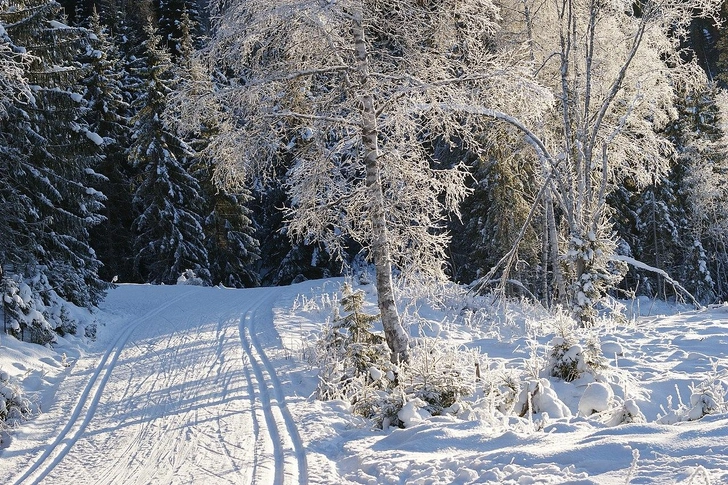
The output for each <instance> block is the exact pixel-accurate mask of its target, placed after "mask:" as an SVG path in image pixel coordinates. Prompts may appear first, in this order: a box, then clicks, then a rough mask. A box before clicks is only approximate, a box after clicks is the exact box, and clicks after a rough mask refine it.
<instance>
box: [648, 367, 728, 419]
mask: <svg viewBox="0 0 728 485" xmlns="http://www.w3.org/2000/svg"><path fill="white" fill-rule="evenodd" d="M724 379H725V376H723V377H722V378H721V376H719V375H718V374H717V373H716V372H715V371H714V373H713V375H711V376H710V377H709V378H707V379H705V380H704V381H702V382H700V383H699V384H697V385H695V384H690V386H689V389H690V400H689V402H688V403H684V402H683V401H682V399H681V397H680V393H679V391H678V393H677V398H678V405H677V407H673V403H672V396H668V399H667V410H666V409H665V408H664V407H663V408H662V411H663V413H664V414H663V415H661V416H658V418H657V422H658V423H661V424H674V423H678V422H681V421H696V420H698V419H700V418H702V417H703V416H706V415H708V414H716V413H724V412H728V401H726V398H727V397H728V388H727V387H726V384H725V383H724ZM676 389H677V387H676Z"/></svg>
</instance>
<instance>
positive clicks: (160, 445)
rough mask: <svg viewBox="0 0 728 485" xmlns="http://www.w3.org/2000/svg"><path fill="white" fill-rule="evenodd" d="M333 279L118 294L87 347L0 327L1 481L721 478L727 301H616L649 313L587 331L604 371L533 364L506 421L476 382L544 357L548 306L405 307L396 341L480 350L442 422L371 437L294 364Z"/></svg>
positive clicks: (421, 418) (307, 347)
mask: <svg viewBox="0 0 728 485" xmlns="http://www.w3.org/2000/svg"><path fill="white" fill-rule="evenodd" d="M342 282H343V280H341V279H334V280H323V281H309V282H304V283H300V284H297V285H293V286H290V287H278V288H254V289H243V290H232V289H224V288H204V287H200V286H194V285H189V284H185V285H177V286H150V285H121V286H119V287H118V288H116V289H113V290H111V291H110V292H109V295H108V297H107V299H106V301H105V302H103V304H102V307H101V310H100V311H99V312H98V313H96V314H95V315H93V316H89V317H88V318H95V319H96V320H97V321H98V322H99V328H98V338H97V340H96V341H95V342H84V341H83V340H81V339H79V338H77V337H67V338H63V337H59V338H58V342H57V344H55V345H54V347H53V348H52V349H51V348H45V347H41V346H37V345H30V344H23V343H20V342H18V341H16V340H15V339H13V338H12V337H9V336H6V335H0V379H5V380H9V381H12V382H15V383H17V384H19V385H20V386H21V388H22V389H23V392H24V393H25V394H26V395H27V396H29V398H30V399H31V400H32V401H33V402H34V403H35V405H36V408H37V410H39V412H37V413H36V414H35V415H34V416H33V417H32V418H31V419H30V420H27V421H23V422H21V423H20V424H19V426H18V427H17V428H15V429H8V430H4V431H2V433H1V434H0V436H1V437H2V445H0V465H1V466H0V483H3V484H5V483H8V484H21V483H22V484H25V483H46V484H55V483H73V484H86V483H104V484H110V483H118V484H127V483H204V484H208V485H213V484H218V483H235V484H250V483H256V484H284V483H285V484H293V483H310V484H314V483H321V484H337V485H338V484H348V483H355V484H363V483H366V484H387V483H392V484H394V483H396V484H425V483H428V484H439V483H443V484H450V483H456V484H458V483H462V484H467V483H493V484H496V483H498V484H500V483H503V484H525V483H551V484H565V483H572V484H600V485H602V484H625V483H628V481H629V483H635V484H637V483H640V484H644V483H655V484H671V483H696V484H697V483H700V484H705V483H708V484H720V483H727V482H728V415H726V410H727V408H726V404H725V401H726V386H727V384H728V356H727V352H728V306H715V307H711V308H709V309H704V310H698V311H694V310H689V311H685V312H684V313H677V312H676V307H669V306H667V305H665V304H661V303H660V302H654V301H649V300H635V301H632V302H628V303H629V305H628V306H629V307H630V308H631V309H632V310H634V311H636V312H639V313H642V314H647V313H649V315H646V316H642V317H640V318H638V319H636V320H629V321H627V322H626V323H622V324H617V323H614V322H605V323H604V325H603V326H602V329H601V330H599V329H596V330H593V331H591V333H592V336H593V337H594V338H597V339H599V340H601V342H602V349H603V350H604V354H605V357H606V359H607V361H608V368H607V369H606V370H605V371H604V372H603V375H602V376H600V377H599V379H601V380H597V381H595V380H594V379H577V380H575V381H573V382H564V381H561V380H559V379H556V378H553V377H548V376H543V375H532V377H531V380H530V381H528V383H527V385H528V386H529V387H528V389H529V390H531V391H532V393H531V398H530V399H531V400H532V401H536V400H540V402H539V403H538V404H539V406H542V407H543V408H544V409H543V410H542V411H541V412H538V413H536V414H527V415H525V416H523V417H518V416H517V415H510V416H506V415H503V414H499V413H498V412H496V411H495V410H494V409H493V406H492V402H489V401H488V399H485V395H486V394H485V389H484V387H483V386H484V385H485V384H486V383H487V382H488V379H489V378H491V377H492V376H493V375H495V374H494V372H495V371H496V370H498V369H501V370H511V371H516V370H519V371H524V372H525V370H526V369H528V368H529V366H530V365H533V363H534V362H536V361H538V358H540V357H543V352H545V349H546V348H547V346H548V344H549V343H550V342H552V341H553V339H554V337H555V336H557V335H558V329H557V328H556V327H555V326H553V325H552V322H550V321H549V320H548V317H547V316H545V315H543V314H542V313H539V312H538V311H537V310H535V309H529V308H528V307H527V306H525V305H523V306H522V305H513V306H511V307H510V308H507V309H503V308H501V309H498V308H496V307H492V308H486V307H479V308H474V307H473V306H472V305H470V306H468V310H467V311H465V310H464V309H463V308H462V307H460V308H457V306H456V305H454V304H452V305H450V306H447V305H445V306H443V307H441V308H447V310H435V309H432V308H430V307H429V306H427V305H420V306H419V307H418V315H419V317H418V318H419V325H414V326H413V327H412V328H411V330H412V333H413V335H414V336H417V338H418V339H420V338H426V337H428V336H434V333H435V332H436V333H437V335H438V339H439V340H438V341H437V342H441V344H442V345H453V346H460V347H461V348H464V349H475V350H477V355H479V361H480V363H481V368H482V379H480V380H478V381H477V382H475V383H474V386H475V394H474V395H473V396H469V397H467V398H465V399H463V400H462V402H461V403H460V404H459V405H458V406H454V407H453V408H452V409H450V410H447V412H446V413H445V414H444V415H441V416H430V414H429V413H428V412H426V411H425V410H424V409H422V408H423V406H422V402H418V401H417V400H416V399H414V400H410V401H409V402H407V403H406V405H405V407H404V408H403V409H402V410H401V411H400V413H401V418H402V421H403V422H405V423H406V426H405V427H404V428H397V427H389V428H387V429H384V430H382V429H379V428H377V427H375V426H374V425H373V423H371V422H369V421H367V420H365V419H364V418H362V417H359V416H356V415H354V414H352V413H351V407H350V405H349V404H348V403H346V402H344V401H340V400H334V401H317V400H315V399H314V398H313V397H312V395H313V394H314V391H315V388H316V385H317V382H318V378H317V374H316V369H315V366H314V365H313V364H312V362H311V361H310V357H311V356H312V355H313V348H314V346H315V340H316V336H317V335H318V334H319V332H320V331H321V329H322V327H323V326H324V325H325V324H326V323H327V321H330V319H331V318H332V315H333V311H334V307H337V306H338V298H339V296H340V293H339V290H340V286H341V284H342ZM362 289H363V290H364V291H365V292H366V293H367V298H368V300H369V302H370V303H371V302H374V301H375V300H374V292H373V289H372V287H371V286H368V285H365V286H363V287H362ZM455 301H456V300H455V299H451V300H450V303H453V302H455ZM474 302H476V300H472V301H471V302H470V303H471V304H472V303H474ZM403 311H404V308H403ZM468 312H470V313H468ZM427 322H430V323H432V324H433V325H427ZM433 329H435V330H433ZM580 348H581V347H580ZM582 350H583V349H582ZM369 372H370V375H371V376H372V378H377V377H378V378H382V372H381V371H380V370H379V369H376V368H371V369H369ZM534 372H536V371H534ZM3 373H5V374H3ZM539 392H540V394H539ZM532 404H536V403H532ZM534 408H535V406H534ZM580 411H581V412H580ZM559 416H562V417H559ZM628 416H632V417H633V418H634V419H631V418H630V419H627V418H626V417H628ZM630 420H631V422H630ZM624 422H626V423H627V424H620V423H624Z"/></svg>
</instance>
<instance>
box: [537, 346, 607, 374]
mask: <svg viewBox="0 0 728 485" xmlns="http://www.w3.org/2000/svg"><path fill="white" fill-rule="evenodd" d="M550 346H551V351H550V352H549V364H548V368H549V370H550V371H549V373H550V375H551V376H552V377H557V378H559V379H562V380H564V381H566V382H572V381H574V380H576V379H578V378H580V377H582V376H583V375H584V374H592V375H596V374H597V373H598V372H599V371H600V370H603V369H605V368H606V367H607V364H606V359H605V358H604V356H603V355H602V350H601V348H600V346H599V344H598V342H596V341H589V342H587V344H586V345H585V346H582V345H581V344H579V343H577V342H575V341H574V338H573V337H572V336H571V335H563V336H557V337H554V338H553V339H552V340H551V343H550Z"/></svg>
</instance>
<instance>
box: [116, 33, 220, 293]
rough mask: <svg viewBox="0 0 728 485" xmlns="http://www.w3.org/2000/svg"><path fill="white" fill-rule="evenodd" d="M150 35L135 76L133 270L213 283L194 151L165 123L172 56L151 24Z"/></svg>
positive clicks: (154, 279)
mask: <svg viewBox="0 0 728 485" xmlns="http://www.w3.org/2000/svg"><path fill="white" fill-rule="evenodd" d="M147 35H148V40H147V41H146V42H145V47H146V51H147V52H146V56H145V65H144V67H143V68H142V69H140V70H139V71H138V72H137V73H136V74H137V75H138V77H139V78H140V79H141V80H142V85H140V86H139V89H140V92H141V93H142V94H141V95H140V97H139V98H138V99H137V100H136V101H135V108H136V110H137V114H136V116H135V118H134V132H135V134H134V139H133V142H132V146H131V150H130V153H129V161H130V163H131V164H132V166H133V167H134V168H136V169H137V170H138V176H137V177H138V178H137V179H136V181H135V183H136V189H135V192H134V198H133V203H134V207H135V208H136V211H137V213H138V216H137V217H136V219H135V220H134V225H133V229H134V231H135V240H134V244H133V247H134V263H135V268H136V270H137V271H138V273H139V274H140V275H141V277H142V278H143V279H144V280H145V281H148V282H151V283H164V284H173V283H175V282H176V281H177V278H178V277H179V276H180V275H181V274H182V273H183V272H185V271H186V270H188V269H191V270H193V271H195V273H196V274H197V276H198V277H200V278H201V279H202V280H203V281H204V282H206V283H209V282H210V272H209V263H208V255H207V249H206V245H205V236H204V233H203V229H202V217H201V213H202V210H203V202H204V198H203V195H202V190H201V188H200V185H199V183H198V182H197V180H196V179H195V178H194V177H192V176H191V175H190V173H189V172H188V168H189V163H190V160H191V159H192V157H193V155H194V152H193V151H192V149H191V148H190V147H189V145H188V144H187V143H185V141H184V140H182V139H181V138H180V137H179V136H178V135H177V134H176V133H175V132H174V130H172V129H170V128H169V127H168V126H167V125H166V124H165V123H164V120H163V117H164V113H165V109H166V106H167V96H169V95H170V93H172V91H173V89H174V87H175V84H176V83H177V79H176V78H175V76H174V70H173V65H172V60H171V57H170V55H169V53H168V52H167V51H166V50H165V49H164V48H163V47H162V41H161V38H160V36H159V35H158V34H157V33H156V31H155V29H154V27H153V26H152V25H151V24H148V26H147Z"/></svg>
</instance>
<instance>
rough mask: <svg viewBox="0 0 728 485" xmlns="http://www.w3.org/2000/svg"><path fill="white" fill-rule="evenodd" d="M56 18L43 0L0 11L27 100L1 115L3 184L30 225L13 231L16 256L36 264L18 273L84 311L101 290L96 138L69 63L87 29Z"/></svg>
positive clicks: (77, 73)
mask: <svg viewBox="0 0 728 485" xmlns="http://www.w3.org/2000/svg"><path fill="white" fill-rule="evenodd" d="M61 13H62V12H61V7H60V5H59V4H58V3H56V2H52V1H51V2H48V1H44V0H32V1H28V2H25V3H24V4H22V5H13V6H12V7H11V6H5V7H4V8H2V9H1V10H0V23H1V24H2V25H3V26H4V30H5V32H6V34H7V36H8V37H9V39H11V41H12V44H13V45H15V46H17V47H18V51H19V52H28V53H30V54H31V55H32V56H33V57H32V62H30V63H29V64H26V65H25V68H24V76H25V77H26V78H27V79H28V82H29V84H31V85H32V86H33V90H32V96H30V97H29V98H28V99H27V100H26V102H24V103H23V102H18V103H16V104H15V105H14V106H12V107H11V109H9V110H8V112H7V116H6V117H5V119H4V120H3V129H2V132H3V137H4V142H5V143H4V144H5V146H6V148H7V149H8V151H9V152H11V153H12V158H11V159H8V162H9V163H10V164H12V168H11V175H10V179H11V182H10V183H11V184H14V185H15V190H16V192H17V194H16V197H17V200H18V201H20V202H19V203H20V204H23V205H24V206H25V207H27V208H29V209H30V212H28V213H27V214H26V215H28V216H29V219H30V220H21V219H18V220H17V223H18V224H19V226H17V229H16V231H17V232H18V233H19V234H21V235H22V236H23V238H24V239H25V248H26V249H24V250H23V251H22V252H23V253H24V254H23V255H22V259H25V262H27V263H30V264H34V265H37V266H35V267H32V268H31V267H29V269H28V271H26V273H33V274H35V273H37V272H38V271H40V272H42V274H43V278H44V279H46V280H47V281H48V284H49V285H50V286H51V287H52V288H53V289H54V291H55V292H56V293H57V294H58V295H60V296H61V297H63V298H65V299H68V300H70V301H72V302H74V303H76V304H78V305H82V306H91V305H95V304H97V303H98V302H99V301H100V299H101V298H102V297H103V295H104V292H105V289H106V284H105V283H104V282H103V281H101V279H100V278H99V276H98V271H99V268H100V262H99V260H98V258H97V257H96V254H95V252H94V251H93V249H92V248H91V247H90V245H89V229H90V228H91V227H93V226H94V225H97V224H99V223H100V222H101V221H102V220H103V217H102V215H101V214H100V212H101V210H102V209H103V201H104V199H105V198H104V196H103V194H102V193H101V192H99V191H98V190H96V189H95V188H93V187H92V185H93V184H96V183H97V182H98V181H99V177H98V174H96V173H95V172H94V167H95V166H96V165H97V163H98V161H99V157H100V154H99V145H102V144H103V139H102V138H101V137H100V136H99V135H98V134H97V133H95V132H94V131H93V130H92V129H90V128H89V126H88V125H87V124H86V122H85V121H84V119H83V115H84V113H85V110H86V109H87V106H86V103H85V101H84V99H83V97H82V93H83V88H82V86H81V84H80V80H81V78H82V77H83V76H84V73H85V66H82V65H81V64H80V63H79V62H77V59H78V58H79V56H80V54H81V53H83V52H85V51H86V49H87V48H88V37H89V36H88V32H87V31H85V30H84V29H79V28H74V27H69V26H67V25H65V24H63V23H62V22H60V20H59V19H61V18H62V17H61ZM18 256H21V255H18Z"/></svg>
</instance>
